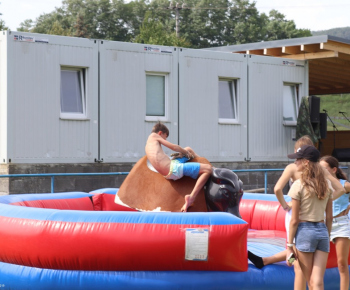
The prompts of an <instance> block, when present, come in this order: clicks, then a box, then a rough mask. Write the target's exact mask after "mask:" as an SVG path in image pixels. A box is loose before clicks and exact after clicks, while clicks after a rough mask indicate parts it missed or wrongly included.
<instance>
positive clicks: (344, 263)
mask: <svg viewBox="0 0 350 290" xmlns="http://www.w3.org/2000/svg"><path fill="white" fill-rule="evenodd" d="M320 164H321V166H323V167H324V168H326V169H327V171H328V172H329V173H330V174H331V175H332V176H333V177H335V178H337V179H339V181H340V183H341V184H342V186H343V187H344V188H345V191H346V194H343V195H342V196H340V197H339V198H337V199H335V200H333V223H332V231H331V236H330V240H331V242H333V243H334V244H335V251H336V253H337V263H338V269H339V274H340V289H341V290H344V289H349V268H348V266H349V265H348V256H349V247H350V225H349V217H348V215H347V214H346V213H347V208H348V204H349V192H350V183H349V182H348V181H347V178H346V176H345V174H344V173H343V171H342V170H341V169H340V168H339V162H338V160H337V159H336V158H334V157H333V156H329V155H327V156H324V157H322V158H321V159H320Z"/></svg>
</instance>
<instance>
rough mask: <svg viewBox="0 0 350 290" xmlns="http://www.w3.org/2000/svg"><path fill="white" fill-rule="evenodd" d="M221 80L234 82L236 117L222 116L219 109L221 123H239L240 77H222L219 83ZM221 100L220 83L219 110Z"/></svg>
mask: <svg viewBox="0 0 350 290" xmlns="http://www.w3.org/2000/svg"><path fill="white" fill-rule="evenodd" d="M221 81H224V82H232V86H233V88H232V92H233V94H234V96H233V111H234V115H235V118H220V112H219V111H218V115H219V124H239V114H238V103H239V98H238V92H239V79H235V78H225V77H220V78H219V80H218V84H219V83H220V82H221ZM219 102H220V87H219V85H218V110H220V104H219Z"/></svg>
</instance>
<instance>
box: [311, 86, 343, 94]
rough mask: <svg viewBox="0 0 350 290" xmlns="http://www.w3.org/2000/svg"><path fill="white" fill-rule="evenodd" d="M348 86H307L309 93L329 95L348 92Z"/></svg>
mask: <svg viewBox="0 0 350 290" xmlns="http://www.w3.org/2000/svg"><path fill="white" fill-rule="evenodd" d="M349 93H350V87H344V88H341V89H322V88H319V87H309V95H331V94H349Z"/></svg>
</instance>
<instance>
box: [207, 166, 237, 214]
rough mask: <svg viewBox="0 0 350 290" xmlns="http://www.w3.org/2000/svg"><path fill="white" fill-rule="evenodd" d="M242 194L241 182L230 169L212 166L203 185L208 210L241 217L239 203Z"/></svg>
mask: <svg viewBox="0 0 350 290" xmlns="http://www.w3.org/2000/svg"><path fill="white" fill-rule="evenodd" d="M242 195H243V182H242V181H241V180H240V179H239V178H238V176H237V175H236V174H235V173H233V172H232V171H231V170H229V169H226V168H214V170H213V173H212V175H211V177H210V178H209V180H208V182H207V184H206V187H205V200H206V203H207V208H208V211H222V212H229V213H232V214H234V215H235V216H237V217H239V218H241V215H240V214H239V203H240V201H241V198H242Z"/></svg>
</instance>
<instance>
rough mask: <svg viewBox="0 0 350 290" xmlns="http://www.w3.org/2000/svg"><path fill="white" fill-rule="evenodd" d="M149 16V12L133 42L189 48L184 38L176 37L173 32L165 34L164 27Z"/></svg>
mask: <svg viewBox="0 0 350 290" xmlns="http://www.w3.org/2000/svg"><path fill="white" fill-rule="evenodd" d="M150 15H151V13H150V12H147V13H146V17H145V19H144V21H143V24H142V26H141V29H140V34H138V35H137V36H136V37H135V40H134V41H135V42H138V43H147V44H157V45H165V46H178V47H190V46H191V44H190V43H189V42H188V41H186V39H185V38H183V37H177V36H176V33H175V32H167V31H166V29H165V26H164V25H163V24H162V23H161V22H159V21H158V20H157V19H153V18H152V17H151V16H150Z"/></svg>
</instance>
